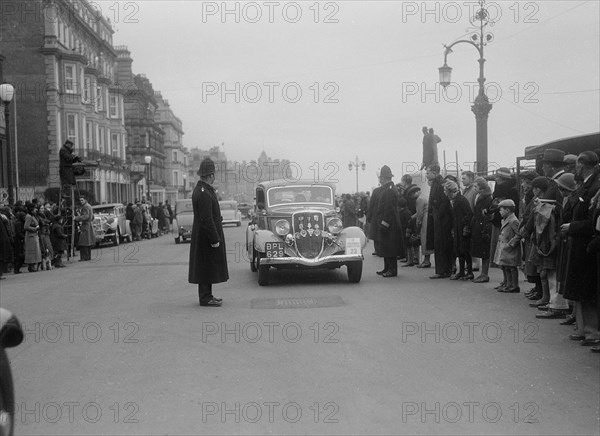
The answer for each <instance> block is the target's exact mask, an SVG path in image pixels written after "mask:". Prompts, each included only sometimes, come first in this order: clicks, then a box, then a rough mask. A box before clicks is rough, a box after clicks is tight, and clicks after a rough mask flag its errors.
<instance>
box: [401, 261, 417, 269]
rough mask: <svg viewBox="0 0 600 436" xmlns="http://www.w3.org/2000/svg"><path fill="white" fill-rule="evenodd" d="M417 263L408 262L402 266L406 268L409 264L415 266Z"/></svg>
mask: <svg viewBox="0 0 600 436" xmlns="http://www.w3.org/2000/svg"><path fill="white" fill-rule="evenodd" d="M415 265H416V263H413V262H411V263H407V264H405V265H402V268H406V267H407V266H415Z"/></svg>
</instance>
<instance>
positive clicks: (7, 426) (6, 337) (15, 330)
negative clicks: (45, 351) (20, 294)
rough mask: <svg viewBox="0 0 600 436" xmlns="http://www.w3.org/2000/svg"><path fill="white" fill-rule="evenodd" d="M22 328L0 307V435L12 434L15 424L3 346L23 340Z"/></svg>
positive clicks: (11, 315) (8, 372)
mask: <svg viewBox="0 0 600 436" xmlns="http://www.w3.org/2000/svg"><path fill="white" fill-rule="evenodd" d="M23 337H24V335H23V329H22V328H21V324H20V323H19V320H18V319H17V317H16V316H14V315H13V314H12V313H11V312H9V311H8V310H6V309H3V308H1V307H0V435H2V436H4V435H7V436H8V435H12V434H13V430H14V426H15V393H14V389H13V378H12V373H11V370H10V362H9V361H8V357H7V356H6V351H5V348H10V347H16V346H17V345H19V344H20V343H21V342H22V341H23Z"/></svg>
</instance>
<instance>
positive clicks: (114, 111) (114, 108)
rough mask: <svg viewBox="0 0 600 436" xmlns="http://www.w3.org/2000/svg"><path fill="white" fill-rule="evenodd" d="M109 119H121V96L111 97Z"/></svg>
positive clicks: (112, 95)
mask: <svg viewBox="0 0 600 436" xmlns="http://www.w3.org/2000/svg"><path fill="white" fill-rule="evenodd" d="M109 117H110V118H119V95H118V94H111V95H110V107H109Z"/></svg>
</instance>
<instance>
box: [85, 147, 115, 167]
mask: <svg viewBox="0 0 600 436" xmlns="http://www.w3.org/2000/svg"><path fill="white" fill-rule="evenodd" d="M75 154H77V155H79V157H81V159H83V160H90V161H96V162H100V163H104V164H107V165H114V166H118V167H121V166H123V165H124V164H125V162H124V161H123V159H121V158H120V157H116V156H111V155H110V154H106V153H100V152H99V151H98V150H90V149H87V148H77V149H75Z"/></svg>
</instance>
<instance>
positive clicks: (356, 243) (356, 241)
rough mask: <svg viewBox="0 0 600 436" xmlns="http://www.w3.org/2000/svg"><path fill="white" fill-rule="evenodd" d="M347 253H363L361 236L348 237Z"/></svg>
mask: <svg viewBox="0 0 600 436" xmlns="http://www.w3.org/2000/svg"><path fill="white" fill-rule="evenodd" d="M346 254H362V248H361V246H360V238H348V239H346Z"/></svg>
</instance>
